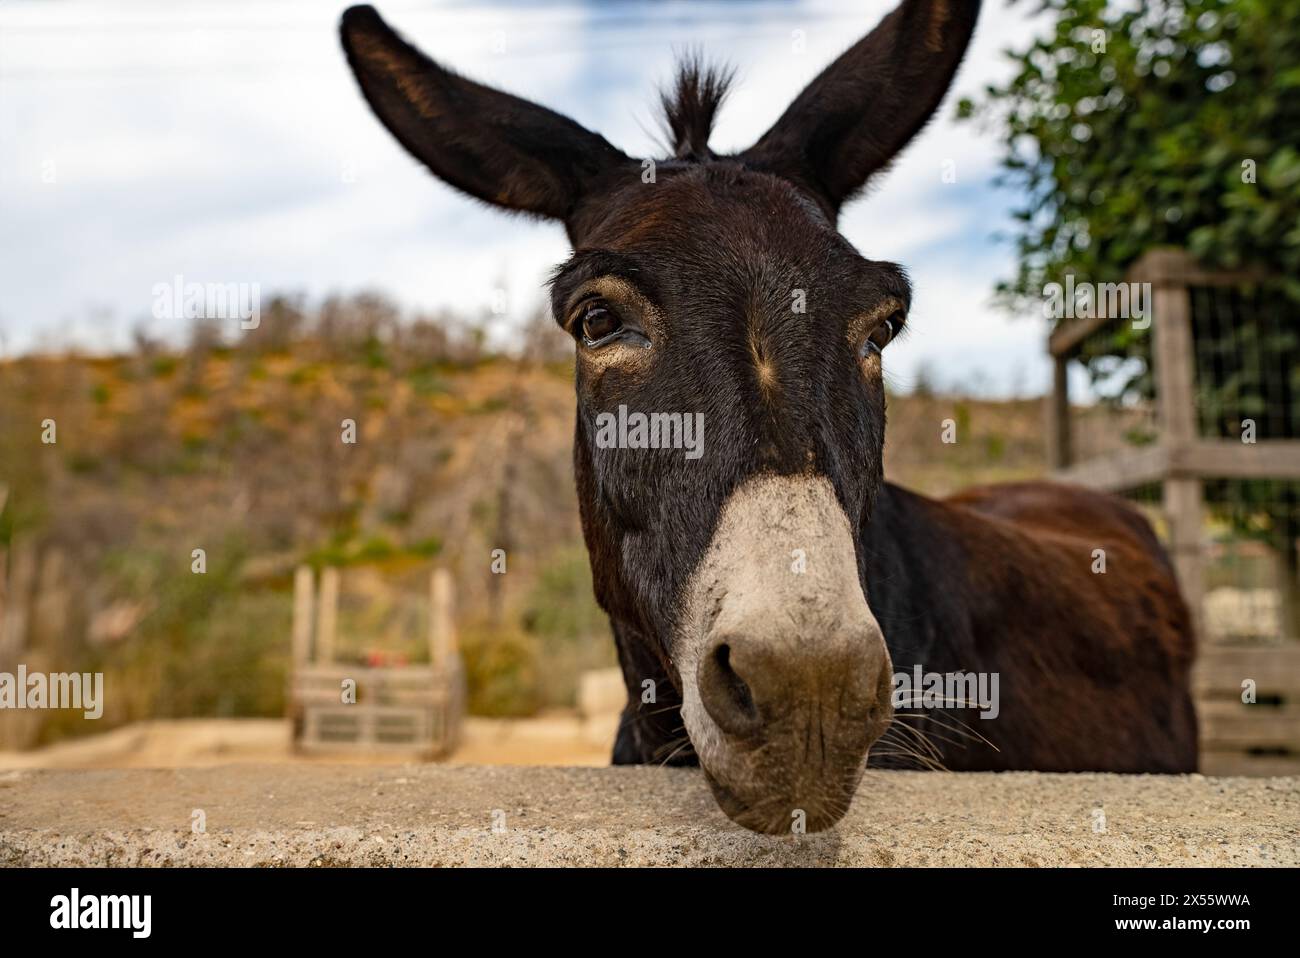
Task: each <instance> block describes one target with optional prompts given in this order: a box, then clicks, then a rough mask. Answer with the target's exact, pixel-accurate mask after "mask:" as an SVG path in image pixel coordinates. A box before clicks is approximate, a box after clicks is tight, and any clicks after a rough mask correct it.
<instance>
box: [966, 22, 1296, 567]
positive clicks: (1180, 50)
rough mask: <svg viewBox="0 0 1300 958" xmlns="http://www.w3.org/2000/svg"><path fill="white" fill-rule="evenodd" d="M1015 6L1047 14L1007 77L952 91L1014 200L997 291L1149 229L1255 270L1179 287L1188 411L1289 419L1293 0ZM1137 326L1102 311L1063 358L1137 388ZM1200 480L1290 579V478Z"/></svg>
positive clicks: (1089, 261)
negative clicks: (1240, 292)
mask: <svg viewBox="0 0 1300 958" xmlns="http://www.w3.org/2000/svg"><path fill="white" fill-rule="evenodd" d="M1026 6H1028V5H1026ZM1034 9H1035V10H1036V11H1037V12H1038V13H1040V14H1042V15H1044V17H1045V20H1046V23H1047V24H1048V27H1049V29H1048V30H1047V31H1046V32H1045V33H1044V34H1043V35H1042V36H1041V37H1040V38H1039V39H1037V40H1036V41H1034V42H1033V43H1032V44H1031V45H1030V46H1029V47H1028V48H1027V49H1024V50H1019V51H1009V52H1008V55H1009V56H1010V57H1011V58H1012V61H1013V63H1014V65H1015V67H1016V71H1015V74H1014V75H1013V76H1012V77H1011V79H1010V80H1009V81H1007V82H1006V83H1005V84H1001V85H997V84H995V85H990V86H989V87H987V88H986V89H985V91H984V93H983V95H982V96H981V97H979V98H977V99H976V100H969V99H967V100H963V101H961V103H959V105H958V116H959V117H962V118H966V119H974V120H976V121H978V122H979V123H981V124H983V125H985V126H986V127H991V128H993V129H995V130H997V132H998V135H999V137H1000V139H1001V142H1002V146H1003V158H1002V170H1001V173H1000V176H999V182H1000V183H1001V184H1002V185H1004V186H1008V187H1013V188H1015V189H1016V190H1017V195H1018V196H1019V197H1020V198H1021V199H1020V201H1019V202H1018V204H1017V206H1016V208H1015V210H1014V223H1015V226H1014V228H1013V236H1012V240H1013V242H1014V244H1015V251H1016V258H1017V267H1016V271H1015V273H1014V275H1012V276H1010V277H1007V278H1005V279H1004V280H1002V281H1001V282H1000V283H999V284H998V286H997V293H998V296H999V299H1000V300H1001V301H1002V303H1003V304H1004V305H1005V306H1007V307H1008V308H1010V309H1011V310H1013V311H1017V312H1021V311H1025V310H1034V311H1035V312H1037V311H1039V310H1041V308H1042V305H1043V302H1044V287H1045V286H1046V285H1047V284H1048V283H1062V282H1064V279H1065V277H1066V275H1067V274H1070V273H1073V274H1074V275H1075V276H1076V277H1077V279H1078V280H1080V281H1089V282H1093V283H1109V282H1117V281H1120V280H1122V279H1123V277H1124V274H1125V272H1126V270H1127V269H1128V267H1129V266H1130V265H1131V264H1132V263H1133V262H1134V261H1135V260H1136V259H1137V258H1138V257H1140V256H1141V255H1142V254H1143V253H1144V252H1146V251H1147V250H1149V249H1151V248H1153V247H1157V246H1176V247H1181V248H1183V249H1186V250H1188V251H1189V252H1190V253H1191V254H1192V255H1194V256H1195V257H1197V258H1198V259H1199V260H1200V261H1201V262H1202V263H1203V264H1205V265H1206V266H1208V267H1210V268H1222V269H1235V268H1239V267H1250V268H1253V269H1257V270H1260V271H1261V272H1263V273H1265V274H1268V275H1269V276H1271V277H1273V278H1272V279H1271V280H1269V281H1268V282H1266V283H1264V284H1262V286H1261V288H1260V289H1257V290H1254V291H1251V292H1249V293H1248V295H1246V296H1244V297H1242V298H1240V299H1238V300H1235V301H1233V302H1232V303H1228V304H1225V302H1224V301H1222V300H1215V299H1214V298H1213V296H1212V295H1210V294H1209V293H1208V292H1207V291H1195V295H1194V297H1193V314H1194V319H1196V318H1197V317H1199V318H1200V321H1201V325H1200V326H1198V330H1197V335H1198V343H1197V351H1198V362H1199V365H1200V366H1201V368H1200V369H1198V413H1199V420H1200V428H1201V430H1202V433H1203V434H1207V435H1217V436H1229V435H1237V434H1238V431H1239V430H1240V428H1241V420H1242V419H1243V418H1246V417H1253V416H1259V415H1261V414H1267V415H1268V416H1269V417H1270V421H1269V428H1268V430H1267V432H1265V433H1264V435H1263V436H1262V437H1261V438H1280V437H1283V436H1289V437H1295V436H1296V435H1298V434H1300V345H1298V343H1297V340H1298V339H1300V322H1297V315H1298V314H1300V0H1149V2H1136V3H1119V4H1116V3H1107V2H1105V0H1038V2H1037V4H1036V5H1035V7H1034ZM1216 314H1217V315H1216ZM1225 316H1226V318H1225ZM1149 335H1150V334H1149V331H1147V330H1136V329H1134V328H1133V324H1127V323H1125V324H1114V325H1113V326H1112V327H1110V328H1108V329H1107V330H1106V332H1105V333H1104V334H1101V335H1098V336H1095V337H1093V338H1091V339H1090V340H1089V341H1088V342H1087V343H1085V344H1084V347H1083V351H1082V354H1081V356H1080V358H1081V359H1082V361H1083V362H1084V363H1085V364H1086V365H1087V367H1088V369H1089V371H1090V373H1091V374H1092V377H1093V379H1094V381H1098V380H1102V379H1109V380H1110V382H1111V390H1110V391H1112V392H1113V393H1114V394H1115V395H1134V394H1136V395H1143V396H1146V397H1148V398H1149V397H1150V395H1151V390H1152V382H1151V379H1150V376H1149V375H1148V367H1149V362H1146V360H1149V341H1148V337H1149ZM1202 336H1203V339H1200V338H1199V337H1202ZM1230 339H1231V341H1229V340H1230ZM1127 357H1136V358H1138V359H1140V360H1144V361H1143V362H1139V363H1123V362H1121V360H1122V359H1124V358H1127ZM1117 370H1119V371H1120V372H1119V375H1118V376H1116V371H1117ZM1207 495H1208V497H1209V499H1210V501H1211V503H1213V504H1215V505H1217V506H1218V507H1219V509H1220V511H1221V512H1222V513H1223V514H1224V515H1226V516H1227V517H1228V518H1229V519H1230V520H1231V522H1232V524H1233V526H1234V527H1235V528H1236V529H1237V530H1238V531H1239V532H1242V533H1244V534H1246V535H1250V536H1254V537H1257V538H1261V539H1265V540H1267V541H1269V542H1271V543H1272V544H1273V545H1274V546H1275V547H1276V548H1278V549H1279V550H1281V552H1282V554H1283V555H1284V556H1285V557H1286V559H1287V563H1288V565H1289V566H1290V574H1291V577H1292V582H1293V583H1294V581H1295V577H1296V575H1297V570H1296V565H1297V562H1296V554H1295V539H1296V536H1297V534H1298V533H1300V508H1298V507H1297V502H1298V501H1300V496H1298V495H1297V488H1296V484H1295V483H1291V484H1286V485H1283V484H1280V483H1268V482H1262V481H1261V482H1246V483H1231V484H1225V483H1222V482H1219V483H1210V484H1208V486H1207Z"/></svg>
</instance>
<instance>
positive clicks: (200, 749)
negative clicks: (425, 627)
mask: <svg viewBox="0 0 1300 958" xmlns="http://www.w3.org/2000/svg"><path fill="white" fill-rule="evenodd" d="M616 722H617V716H610V717H602V718H600V719H589V720H586V721H584V720H582V719H580V718H578V716H577V715H575V714H571V713H555V714H550V715H542V716H540V717H537V718H528V719H489V718H474V717H468V718H466V719H465V720H464V725H463V727H462V736H461V742H460V745H459V746H458V747H457V749H456V750H455V751H454V752H453V753H452V754H451V755H449V756H446V757H445V758H444V759H443V761H446V762H453V763H456V764H463V765H568V766H588V765H608V764H609V753H610V747H611V744H612V742H613V740H614V724H613V723H616ZM409 760H410V758H409V757H406V756H402V755H387V756H384V755H375V754H373V753H367V752H356V753H348V752H340V753H338V754H332V755H327V756H308V755H301V754H298V753H296V752H295V751H294V750H293V742H292V729H291V727H290V724H289V722H288V720H287V719H171V720H166V719H159V720H155V721H151V722H140V723H137V724H135V725H128V726H125V727H123V728H119V729H114V730H113V731H111V732H107V733H105V734H103V735H95V736H89V737H86V738H79V739H74V740H72V741H69V742H61V743H58V744H56V745H50V746H47V747H45V748H38V749H32V750H30V751H23V752H4V751H0V769H5V768H9V769H17V768H204V767H209V766H213V765H231V764H245V763H261V764H267V763H281V762H282V763H288V764H313V765H320V764H361V765H393V764H402V763H403V762H406V761H409Z"/></svg>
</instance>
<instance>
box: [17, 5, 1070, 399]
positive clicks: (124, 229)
mask: <svg viewBox="0 0 1300 958" xmlns="http://www.w3.org/2000/svg"><path fill="white" fill-rule="evenodd" d="M345 5H346V4H344V3H335V2H331V0H221V2H213V0H99V2H95V0H61V2H50V0H3V2H0V356H3V355H13V354H16V353H23V352H30V351H34V350H54V349H63V348H69V347H72V348H78V349H83V350H89V351H105V350H112V349H121V348H125V347H127V346H128V344H129V343H130V340H131V334H132V331H133V329H135V328H137V327H142V328H144V329H145V330H146V331H147V332H149V333H150V334H151V335H154V336H161V337H175V338H179V337H181V336H182V335H183V334H184V330H185V327H186V325H187V324H186V321H185V320H184V319H183V318H167V317H163V318H158V317H157V316H155V315H154V313H155V312H156V311H155V310H154V309H153V306H154V290H155V287H157V285H158V284H160V283H172V282H173V281H174V277H177V276H180V277H183V281H184V282H186V283H189V282H199V283H222V284H226V283H244V284H250V285H251V284H257V288H258V289H259V290H260V293H261V296H262V298H263V302H265V300H266V298H267V297H269V296H270V295H271V294H273V293H276V292H290V293H303V294H306V295H307V296H308V297H309V298H311V299H316V300H318V299H320V298H323V297H324V296H326V295H329V294H332V293H351V292H357V291H361V290H378V291H381V292H383V293H385V294H387V295H388V296H390V297H391V298H393V299H394V300H395V301H396V302H397V303H398V304H399V305H400V306H401V307H402V308H403V309H404V310H406V311H408V312H410V313H416V312H432V311H436V310H438V309H439V308H443V307H448V308H453V309H457V310H460V311H464V312H469V313H479V312H481V311H484V310H487V309H489V308H491V307H492V306H493V304H495V305H496V307H497V308H498V310H499V311H500V315H498V316H496V317H494V318H493V328H492V330H491V333H492V336H493V339H494V340H495V341H496V342H498V343H503V344H508V343H509V341H510V338H511V335H512V332H513V331H514V330H515V329H517V327H518V324H519V323H520V322H521V320H522V319H523V317H525V316H526V315H527V314H528V313H529V312H530V311H531V310H533V309H535V308H536V307H537V306H538V305H539V304H541V303H542V302H544V298H543V290H542V285H543V283H544V281H545V279H546V276H547V275H548V273H549V271H550V269H551V268H552V267H553V266H554V265H555V264H556V263H558V262H560V261H562V260H563V259H564V258H565V257H566V256H567V255H568V251H569V249H568V243H567V239H566V237H565V235H564V231H563V228H562V227H561V226H560V225H559V224H557V223H538V222H533V221H529V220H526V219H524V218H522V217H518V216H506V215H503V214H501V213H499V212H496V211H493V210H491V209H489V208H487V207H486V206H484V205H482V204H480V203H477V202H474V201H472V200H470V199H467V198H466V197H464V196H462V195H460V194H458V193H456V192H455V191H454V190H452V189H451V188H450V187H448V186H446V185H444V184H441V183H440V182H438V181H437V180H435V179H434V178H433V176H432V175H431V174H429V173H428V172H427V171H426V170H425V169H424V168H423V167H422V166H420V165H419V164H418V163H417V162H416V161H415V160H413V159H412V158H410V157H409V156H408V155H407V154H406V153H405V152H403V151H402V149H401V148H400V147H399V146H398V145H397V143H396V142H395V141H394V140H393V139H392V138H391V137H390V135H389V134H388V133H387V132H386V131H385V130H384V129H383V128H382V127H381V126H380V124H379V123H378V121H377V120H375V118H374V117H373V116H372V115H371V114H370V112H369V109H368V108H367V107H366V105H365V103H364V101H363V100H362V98H361V96H360V94H359V92H358V90H357V88H356V85H355V82H354V81H353V79H352V77H351V74H350V73H349V71H348V69H347V66H346V63H345V61H344V59H343V55H342V52H341V50H340V48H339V44H338V39H337V33H336V29H337V22H338V17H339V14H340V13H341V11H342V10H343V8H344V7H345ZM376 5H377V6H378V7H379V9H380V12H381V13H382V14H383V15H384V16H385V18H386V19H387V20H388V21H389V23H390V24H391V25H393V26H394V27H395V28H396V29H398V30H399V31H400V32H402V33H403V34H404V35H405V36H406V37H407V38H408V39H410V40H412V41H413V42H415V43H416V44H417V45H419V46H421V47H422V48H423V49H424V50H425V52H426V53H428V54H429V55H431V56H433V57H434V58H435V59H438V60H440V61H441V62H443V63H445V64H446V65H448V66H451V67H453V68H455V69H456V70H458V71H459V72H461V73H464V74H466V75H468V76H470V77H472V78H473V79H476V80H479V81H480V82H486V83H490V84H493V85H495V86H498V87H501V88H502V89H505V90H507V91H509V92H511V93H515V94H519V95H521V96H525V97H527V98H529V99H532V100H535V101H537V102H540V103H543V104H545V105H547V106H549V107H551V108H552V109H556V110H558V111H560V112H562V113H565V114H567V115H569V116H571V117H573V118H574V119H575V120H577V121H578V122H579V123H581V124H583V125H584V126H586V127H588V128H590V129H593V130H596V131H598V132H600V133H601V134H603V135H604V136H605V137H606V139H608V140H609V141H610V142H612V143H614V144H615V145H616V146H618V147H620V148H621V149H623V150H624V151H625V152H626V153H628V154H629V155H631V156H636V157H644V156H651V155H661V154H662V148H661V146H660V145H659V143H660V135H659V132H658V131H659V126H658V117H657V112H656V108H655V104H656V101H657V91H658V89H659V88H660V87H661V86H662V85H664V84H665V83H667V81H668V80H669V79H670V78H671V76H672V73H673V63H674V60H675V58H676V56H678V55H679V54H681V53H682V52H683V51H685V50H688V49H698V50H701V51H703V53H704V54H705V55H706V56H707V57H709V58H711V59H714V60H718V61H722V62H725V63H730V64H732V65H734V66H735V67H737V69H738V74H737V76H738V85H737V87H736V88H735V90H734V91H733V94H732V96H731V97H730V98H729V99H728V101H727V103H726V105H725V107H724V108H723V110H722V113H721V116H720V119H719V122H718V124H717V127H716V132H715V134H714V137H713V140H712V141H711V145H712V147H713V148H714V150H715V151H717V152H726V151H729V150H735V149H742V148H744V147H746V146H748V145H749V144H751V143H752V142H753V141H754V140H756V139H757V138H758V137H759V136H760V135H761V134H762V133H763V132H764V130H766V129H767V127H768V126H769V125H770V124H771V123H772V122H773V121H774V120H775V119H776V118H777V117H778V116H779V115H780V113H781V112H782V111H783V110H784V108H785V107H786V105H787V104H788V103H789V102H790V100H791V99H793V97H794V96H795V95H796V94H797V93H798V92H799V91H800V90H801V89H802V87H803V86H804V85H805V84H806V83H807V82H808V81H809V80H810V79H812V77H814V76H815V75H816V74H817V73H818V72H820V70H821V69H822V68H823V67H824V66H825V65H826V64H827V63H829V62H830V61H831V60H833V59H834V58H835V57H836V56H837V55H838V54H839V53H841V52H843V50H844V49H846V48H847V47H848V46H850V45H851V44H852V43H853V42H854V41H855V40H856V39H857V38H859V37H860V36H862V35H863V34H865V33H866V32H867V31H868V30H870V28H871V27H873V26H874V25H875V24H876V23H877V22H878V21H879V20H880V19H881V18H882V17H883V16H884V15H885V13H887V12H888V11H889V9H891V8H892V6H893V2H892V0H857V2H845V0H803V2H799V0H790V2H779V0H756V2H746V3H737V2H727V0H693V2H663V0H654V2H646V0H626V2H611V3H593V2H586V3H583V2H576V0H560V2H542V0H496V2H493V0H378V2H377V4H376ZM1027 16H1028V5H1027V4H1024V3H1020V4H1015V5H1011V6H1008V5H1007V4H1006V2H1005V0H986V3H985V7H984V11H983V13H982V15H981V22H980V25H979V27H978V29H977V31H976V35H975V40H974V42H973V44H972V47H971V49H970V51H969V53H968V55H967V57H966V61H965V62H964V64H963V66H962V68H961V70H960V72H959V73H958V76H957V81H956V84H955V86H954V89H953V91H952V93H951V94H950V95H949V98H948V99H947V100H946V101H945V103H944V105H943V107H942V108H941V111H940V113H939V114H938V115H937V116H936V118H935V120H934V121H933V122H932V123H931V124H930V125H929V126H928V127H927V128H926V129H925V131H924V132H923V133H922V134H921V135H920V136H919V137H918V138H917V139H916V140H914V141H913V142H912V144H911V145H910V146H909V147H908V148H907V150H906V151H905V152H904V153H903V155H902V156H901V157H900V159H899V160H898V161H897V162H896V163H895V164H894V166H893V168H892V169H891V170H890V171H889V172H888V173H886V174H884V175H883V176H880V177H878V178H876V179H875V180H873V182H872V185H871V189H870V191H869V193H868V194H867V195H866V196H865V197H864V198H862V199H860V200H858V201H857V202H856V203H854V204H853V205H852V206H850V207H848V208H847V209H846V211H845V212H844V214H843V215H842V217H841V230H842V232H843V233H844V234H845V236H847V237H848V239H849V240H850V241H851V242H852V243H853V244H854V245H855V246H856V247H857V248H858V250H859V251H860V252H861V253H862V254H863V255H864V256H867V257H869V258H871V259H881V260H892V261H894V262H898V263H902V264H903V265H905V266H906V267H907V269H908V271H909V273H910V274H911V277H912V280H913V284H914V287H915V295H914V300H913V308H912V311H911V313H910V316H909V323H908V326H909V329H908V334H907V336H906V338H904V339H903V340H902V341H900V342H899V343H897V344H896V345H895V346H894V347H892V348H891V349H890V350H889V353H888V356H887V364H886V366H887V370H888V376H889V380H890V382H891V384H892V385H894V386H895V387H896V388H898V389H900V390H901V391H907V390H908V389H910V388H911V386H912V385H913V384H914V383H915V381H916V377H917V371H918V369H920V368H922V367H925V368H926V369H927V370H928V374H929V375H930V377H931V378H932V380H933V381H934V382H935V383H936V384H937V385H939V386H940V387H947V388H964V389H966V390H969V391H974V392H979V393H983V394H986V395H1001V396H1005V395H1032V394H1039V393H1041V392H1042V391H1044V389H1045V388H1046V386H1047V384H1048V382H1049V379H1050V367H1049V364H1048V361H1047V359H1046V349H1045V345H1044V343H1045V336H1046V331H1047V326H1046V321H1045V320H1044V319H1043V318H1042V317H1041V316H1034V315H1018V316H1009V315H1007V314H1005V313H1004V312H1003V311H1001V310H1000V309H998V308H996V307H995V306H994V305H993V303H992V290H993V284H994V283H995V282H996V280H997V279H999V278H1002V277H1006V276H1009V275H1011V273H1012V270H1013V267H1014V257H1013V252H1012V249H1011V247H1010V245H1009V243H1008V242H1006V241H1001V242H999V241H997V240H996V239H995V236H996V234H998V233H999V231H1005V230H1006V229H1008V228H1009V227H1010V210H1011V208H1012V207H1013V206H1014V203H1015V199H1016V198H1015V196H1014V195H1013V194H1011V193H1009V192H1008V191H1006V190H998V189H995V188H994V186H993V185H992V182H991V180H992V178H993V176H994V174H995V173H996V169H997V160H998V156H999V148H998V144H997V141H996V138H995V136H994V134H993V132H992V131H990V130H987V129H981V128H979V126H977V125H976V124H971V123H962V124H958V123H956V122H955V121H954V120H953V113H954V104H955V102H956V100H957V98H958V97H959V96H960V95H962V94H963V93H965V94H975V93H978V92H979V91H980V90H981V89H982V88H983V87H984V86H985V85H986V84H988V83H990V82H996V81H999V80H1002V79H1005V78H1006V77H1007V76H1009V75H1010V70H1011V66H1010V64H1009V61H1008V60H1007V58H1006V57H1005V56H1003V55H1002V51H1003V50H1004V49H1006V48H1008V47H1023V46H1024V45H1025V44H1026V43H1027V42H1028V39H1029V38H1030V37H1031V36H1032V35H1033V33H1034V32H1036V31H1038V30H1041V29H1042V25H1041V24H1036V23H1033V22H1030V21H1029V20H1027ZM950 161H951V162H952V163H953V164H955V166H954V167H952V168H951V169H953V170H954V171H955V182H944V177H943V174H944V170H945V164H946V163H948V162H950ZM502 305H504V310H501V307H502ZM1076 395H1077V393H1076Z"/></svg>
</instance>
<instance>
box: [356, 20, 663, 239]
mask: <svg viewBox="0 0 1300 958" xmlns="http://www.w3.org/2000/svg"><path fill="white" fill-rule="evenodd" d="M339 32H340V34H341V35H342V39H343V49H344V50H345V51H346V52H347V56H348V63H349V64H351V66H352V72H353V73H355V74H356V77H357V81H358V82H359V83H360V84H361V92H362V93H364V94H365V97H366V100H367V101H369V103H370V107H371V109H373V110H374V111H375V115H376V116H378V117H379V119H380V121H381V122H382V123H383V124H384V126H386V127H388V130H389V132H391V133H392V134H393V136H395V137H397V139H398V141H399V142H400V143H401V144H402V146H404V147H406V149H407V150H408V151H409V152H410V153H411V154H412V155H413V156H414V157H415V158H416V159H418V160H420V161H421V162H422V163H424V164H425V165H426V166H427V167H429V169H431V170H433V172H434V173H436V174H437V175H438V176H440V177H441V178H442V179H444V180H446V181H447V182H448V183H450V184H451V185H452V186H455V187H457V188H458V189H461V190H464V191H465V192H466V193H469V194H470V195H471V196H476V197H478V198H479V199H481V200H486V201H487V202H489V203H493V204H495V205H497V206H503V207H506V208H507V209H512V210H521V211H523V212H526V213H533V214H535V215H537V216H545V217H551V218H554V219H561V220H563V219H567V218H568V217H569V215H570V214H571V213H572V212H573V209H574V207H575V206H576V205H577V203H578V200H579V199H580V198H581V197H582V195H583V193H585V192H586V191H587V189H588V188H589V187H590V185H591V183H592V182H594V181H595V180H596V179H598V178H599V177H601V176H602V175H603V174H605V173H608V172H609V171H611V170H613V169H615V168H617V167H619V166H623V165H626V166H628V167H629V168H631V169H634V170H635V169H639V168H638V167H637V164H636V163H635V161H633V160H631V159H629V158H628V157H627V156H625V155H624V154H623V153H622V152H621V151H619V150H617V149H615V148H614V147H613V146H610V144H609V143H608V142H607V141H606V140H605V138H604V137H602V136H598V135H597V134H595V133H592V132H590V131H589V130H586V129H584V128H583V127H581V126H579V125H578V124H577V123H574V122H573V121H572V120H570V119H568V118H567V117H564V116H561V115H560V114H558V113H555V112H553V111H551V110H548V109H546V108H545V107H542V106H538V105H537V104H535V103H530V102H528V101H527V100H523V99H520V98H519V97H515V96H511V95H510V94H508V93H502V92H501V91H500V90H494V89H492V88H491V87H486V86H483V85H481V84H478V83H474V82H472V81H470V80H466V79H465V78H463V77H459V76H456V75H455V74H454V73H451V72H450V71H448V70H445V69H443V68H442V67H440V66H439V65H438V64H436V63H434V62H433V61H432V60H430V59H429V58H428V57H426V56H425V55H424V54H423V53H421V52H420V51H419V50H417V49H416V48H415V47H413V46H411V45H410V44H409V43H407V42H406V41H405V40H403V39H402V38H401V37H400V36H398V35H397V34H396V33H395V32H393V30H392V29H390V28H389V26H388V24H386V23H384V21H383V20H382V19H381V18H380V16H379V14H378V13H377V12H376V11H375V9H374V8H373V7H368V6H362V7H352V8H350V9H348V10H347V11H346V12H344V14H343V22H342V24H341V25H340V27H339Z"/></svg>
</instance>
